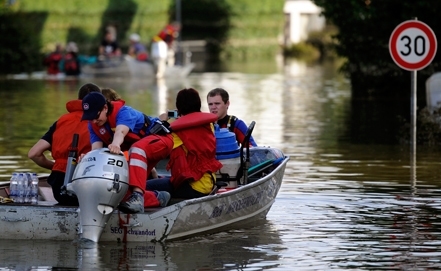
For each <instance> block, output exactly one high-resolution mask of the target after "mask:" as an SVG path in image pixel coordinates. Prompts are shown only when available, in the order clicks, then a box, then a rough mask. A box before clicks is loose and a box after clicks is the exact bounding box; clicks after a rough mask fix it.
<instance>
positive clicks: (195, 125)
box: [28, 83, 256, 213]
mask: <svg viewBox="0 0 441 271" xmlns="http://www.w3.org/2000/svg"><path fill="white" fill-rule="evenodd" d="M207 103H208V104H209V108H210V112H201V98H200V96H199V92H198V91H197V90H196V89H194V88H184V89H182V90H180V91H179V92H178V94H177V96H176V102H175V105H176V110H177V112H178V118H177V119H176V120H174V121H173V122H171V123H170V122H169V117H168V114H167V113H162V114H160V115H159V116H157V117H153V116H147V115H145V114H144V113H142V112H140V111H138V110H136V109H134V108H132V107H130V106H128V105H126V104H125V102H124V100H123V99H122V98H121V97H120V96H119V95H118V94H117V93H116V92H115V91H114V90H112V89H101V88H100V87H98V86H97V85H95V84H92V83H87V84H85V85H83V86H82V87H81V88H80V89H79V92H78V99H77V100H73V101H69V102H68V103H67V104H66V109H67V110H68V113H66V114H65V115H63V116H61V117H60V118H59V119H58V120H57V121H56V122H55V123H54V124H53V125H52V126H51V127H50V128H49V130H48V131H47V133H46V134H45V135H44V136H43V137H42V138H41V139H40V140H39V141H38V142H37V143H36V144H35V145H34V146H33V147H32V148H31V149H30V151H29V153H28V156H29V158H30V159H32V160H33V161H34V162H35V163H36V164H37V165H39V166H41V167H43V168H46V169H49V170H51V174H50V176H49V178H48V183H49V184H50V185H51V186H52V191H53V194H54V198H55V199H56V200H57V201H58V202H59V204H61V205H78V200H77V199H76V197H75V196H74V195H67V194H61V193H60V192H61V187H62V185H63V184H64V177H65V172H66V165H67V161H68V153H69V142H68V141H66V138H71V137H72V135H73V134H74V133H79V134H80V141H79V145H78V150H79V153H80V155H79V159H80V160H81V158H82V157H83V156H84V154H86V153H87V152H88V151H90V150H93V149H98V148H102V147H107V148H108V149H109V151H110V152H111V153H115V154H119V153H120V152H121V151H123V152H124V151H128V164H129V187H130V188H129V191H128V193H127V195H126V197H125V198H124V200H123V201H122V202H121V203H120V204H119V206H118V209H119V210H120V211H122V212H124V213H142V212H143V211H144V208H146V207H159V206H161V207H164V206H167V205H168V203H169V201H170V199H171V197H179V198H198V197H203V196H206V195H209V194H210V192H211V191H212V190H213V189H214V184H215V181H216V176H215V174H214V173H215V172H216V171H218V170H219V169H220V168H221V167H222V164H221V163H220V162H219V161H217V160H216V137H215V134H214V126H213V125H214V123H218V124H219V125H220V127H221V128H228V129H229V130H230V131H232V132H234V133H235V135H236V138H237V140H238V142H242V141H241V139H243V138H244V137H245V134H246V131H247V126H246V125H245V123H244V122H243V121H242V120H240V119H238V118H237V117H234V116H229V115H228V107H229V105H230V101H229V96H228V92H227V91H225V90H224V89H222V88H216V89H213V90H212V91H210V92H209V94H208V95H207ZM201 137H203V140H201ZM250 145H251V146H256V143H255V141H254V139H252V138H251V140H250ZM46 151H51V152H52V158H53V159H54V161H52V160H50V159H48V158H47V157H46V156H45V152H46ZM166 158H169V162H168V165H167V169H168V170H170V172H171V177H168V178H161V177H160V176H159V177H158V176H155V174H152V173H153V172H154V168H155V166H156V165H157V163H158V162H159V161H161V160H162V159H166Z"/></svg>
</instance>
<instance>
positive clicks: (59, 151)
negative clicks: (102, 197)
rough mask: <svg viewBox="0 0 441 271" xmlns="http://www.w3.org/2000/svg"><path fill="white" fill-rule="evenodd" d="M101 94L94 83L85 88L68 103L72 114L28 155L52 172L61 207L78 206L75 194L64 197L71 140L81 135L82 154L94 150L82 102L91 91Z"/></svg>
mask: <svg viewBox="0 0 441 271" xmlns="http://www.w3.org/2000/svg"><path fill="white" fill-rule="evenodd" d="M100 91H101V90H100V88H99V87H98V86H96V85H94V84H90V83H88V84H85V85H83V86H82V87H81V88H80V89H79V91H78V100H72V101H69V102H67V103H66V109H67V111H68V112H69V113H67V114H64V115H63V116H61V117H60V118H59V119H58V120H57V121H55V122H54V124H53V125H52V126H51V127H50V128H49V130H48V131H47V132H46V134H45V135H43V137H42V138H41V139H40V140H38V141H37V143H35V145H34V146H32V148H31V149H30V150H29V152H28V157H29V158H30V159H31V160H32V161H34V162H35V163H36V164H37V165H39V166H40V167H42V168H45V169H49V170H51V173H50V175H49V177H48V179H47V182H48V183H49V184H50V185H51V187H52V193H53V195H54V198H55V200H57V201H58V203H59V204H61V205H72V206H78V199H77V197H76V196H75V195H72V196H71V195H68V194H61V187H62V186H63V185H64V176H65V173H66V167H67V161H68V156H69V147H70V146H71V144H72V142H71V141H70V139H72V137H73V134H79V141H78V152H79V153H86V152H88V151H90V150H91V145H90V140H89V130H88V127H87V123H85V122H82V121H81V117H82V115H83V108H82V101H81V100H82V99H83V98H84V97H85V96H86V95H87V94H89V93H91V92H97V93H99V92H100ZM46 151H51V152H52V158H53V159H54V160H49V159H48V158H47V157H46V156H45V154H44V153H45V152H46Z"/></svg>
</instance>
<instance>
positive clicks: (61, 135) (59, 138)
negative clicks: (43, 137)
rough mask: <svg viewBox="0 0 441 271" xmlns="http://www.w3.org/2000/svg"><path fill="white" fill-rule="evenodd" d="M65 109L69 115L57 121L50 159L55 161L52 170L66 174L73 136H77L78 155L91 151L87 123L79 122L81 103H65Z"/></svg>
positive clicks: (81, 109)
mask: <svg viewBox="0 0 441 271" xmlns="http://www.w3.org/2000/svg"><path fill="white" fill-rule="evenodd" d="M66 109H67V111H68V112H69V113H67V114H64V115H63V116H61V117H60V118H59V119H58V120H57V124H56V128H55V131H54V134H53V135H52V145H51V149H52V158H54V160H55V164H54V166H53V168H52V170H55V171H60V172H66V166H67V158H68V156H69V150H70V147H71V145H72V136H73V134H78V135H79V140H78V154H81V153H87V152H89V151H90V150H91V145H90V135H89V130H88V128H87V122H85V121H81V117H82V116H83V107H82V101H81V100H73V101H69V102H67V103H66Z"/></svg>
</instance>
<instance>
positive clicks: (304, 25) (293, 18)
mask: <svg viewBox="0 0 441 271" xmlns="http://www.w3.org/2000/svg"><path fill="white" fill-rule="evenodd" d="M283 12H284V13H285V20H286V21H285V30H284V39H283V40H284V46H290V45H291V44H296V43H299V42H302V41H305V40H306V39H307V38H308V34H309V33H310V32H312V31H320V30H323V28H324V26H325V18H324V17H323V16H321V15H320V13H321V8H319V7H318V6H316V5H315V4H314V3H313V2H312V1H310V0H286V1H285V5H284V7H283Z"/></svg>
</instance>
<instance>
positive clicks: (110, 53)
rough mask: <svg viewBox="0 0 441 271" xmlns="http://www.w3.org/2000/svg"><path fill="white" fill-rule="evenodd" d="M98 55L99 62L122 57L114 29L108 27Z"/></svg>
mask: <svg viewBox="0 0 441 271" xmlns="http://www.w3.org/2000/svg"><path fill="white" fill-rule="evenodd" d="M98 53H99V57H98V59H99V60H102V59H105V58H109V57H119V56H121V49H120V47H119V45H118V42H117V41H116V30H115V29H114V28H112V27H108V28H107V29H106V32H105V35H104V39H103V40H102V41H101V45H100V47H99V49H98Z"/></svg>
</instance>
